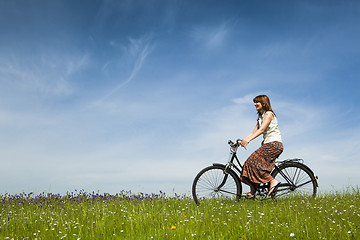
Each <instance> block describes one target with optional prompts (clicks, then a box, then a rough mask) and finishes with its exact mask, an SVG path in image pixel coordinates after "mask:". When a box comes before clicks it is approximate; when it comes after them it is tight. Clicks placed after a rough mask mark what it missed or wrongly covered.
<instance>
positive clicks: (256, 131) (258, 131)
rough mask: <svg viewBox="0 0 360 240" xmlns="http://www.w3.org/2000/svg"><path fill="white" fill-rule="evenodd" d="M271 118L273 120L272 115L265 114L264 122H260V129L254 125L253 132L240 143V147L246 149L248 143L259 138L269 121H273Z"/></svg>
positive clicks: (269, 113)
mask: <svg viewBox="0 0 360 240" xmlns="http://www.w3.org/2000/svg"><path fill="white" fill-rule="evenodd" d="M273 118H274V115H273V114H272V113H271V112H267V113H265V116H264V121H263V122H262V124H261V126H260V128H259V126H258V125H257V124H256V126H255V128H254V130H253V131H252V132H251V133H250V134H249V135H248V136H246V137H245V138H244V139H243V140H242V141H241V142H240V145H241V146H242V147H246V145H248V143H249V142H250V141H252V140H253V139H255V138H257V137H258V136H260V135H261V134H262V133H263V132H264V131H265V129H266V128H267V127H268V126H269V124H270V122H271V120H273Z"/></svg>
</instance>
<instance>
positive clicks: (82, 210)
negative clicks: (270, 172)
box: [0, 188, 360, 239]
mask: <svg viewBox="0 0 360 240" xmlns="http://www.w3.org/2000/svg"><path fill="white" fill-rule="evenodd" d="M359 192H360V191H359V189H358V188H355V189H352V190H351V191H348V190H346V191H343V192H335V193H328V194H322V195H320V196H318V197H317V198H315V199H313V198H302V197H300V196H294V197H290V198H282V199H277V200H276V201H274V200H266V201H257V200H245V199H244V200H240V201H239V202H237V203H234V202H232V201H226V200H221V201H216V200H209V201H207V202H205V203H203V204H201V205H200V206H197V205H196V204H195V203H194V202H193V200H192V199H191V198H190V197H187V196H178V195H175V196H172V197H169V196H166V194H165V193H162V192H160V194H142V193H140V194H131V193H130V192H121V193H119V194H116V195H110V194H98V193H86V192H84V191H79V192H78V191H75V192H71V193H67V194H65V195H59V194H51V193H42V194H38V195H34V194H32V193H30V194H25V193H22V194H18V195H9V194H5V195H0V198H1V200H0V239H360V206H359V205H360V204H359V202H360V193H359Z"/></svg>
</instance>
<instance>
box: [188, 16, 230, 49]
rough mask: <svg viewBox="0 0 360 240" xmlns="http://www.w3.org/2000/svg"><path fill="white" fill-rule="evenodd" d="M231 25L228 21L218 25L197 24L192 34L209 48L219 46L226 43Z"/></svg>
mask: <svg viewBox="0 0 360 240" xmlns="http://www.w3.org/2000/svg"><path fill="white" fill-rule="evenodd" d="M230 31H231V26H230V24H229V23H228V22H225V23H222V24H220V25H217V26H197V27H194V28H193V29H192V31H191V33H190V36H191V37H192V38H193V39H194V40H195V41H197V42H200V43H201V44H203V45H204V46H206V47H207V48H210V49H211V48H217V47H221V46H223V44H225V42H226V40H227V37H228V35H229V32H230Z"/></svg>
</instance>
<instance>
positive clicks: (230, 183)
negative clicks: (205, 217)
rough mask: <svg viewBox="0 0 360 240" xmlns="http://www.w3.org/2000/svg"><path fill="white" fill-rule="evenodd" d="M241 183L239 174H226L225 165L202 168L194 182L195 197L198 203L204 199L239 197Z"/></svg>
mask: <svg viewBox="0 0 360 240" xmlns="http://www.w3.org/2000/svg"><path fill="white" fill-rule="evenodd" d="M240 188H241V185H240V183H239V182H238V179H237V176H236V175H235V174H234V173H233V172H232V173H227V174H224V167H223V166H210V167H208V168H205V169H204V170H202V171H201V172H200V173H199V174H198V176H197V177H196V178H195V180H194V183H193V197H194V199H195V201H196V202H197V203H199V200H202V199H211V198H230V199H238V198H239V196H238V195H240V194H241V193H240V194H239V192H241V189H240Z"/></svg>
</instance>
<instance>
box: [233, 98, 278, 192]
mask: <svg viewBox="0 0 360 240" xmlns="http://www.w3.org/2000/svg"><path fill="white" fill-rule="evenodd" d="M253 101H254V105H255V108H256V110H257V112H258V120H257V124H256V126H255V128H254V130H253V131H252V132H251V133H250V134H249V135H248V136H247V137H245V138H244V139H243V140H241V141H240V140H238V144H240V146H242V147H246V146H247V145H248V144H249V142H250V141H251V140H253V139H255V138H257V137H258V136H260V135H261V134H262V135H263V138H264V140H263V142H262V144H261V147H260V148H259V149H257V150H256V151H255V152H254V153H252V154H251V155H250V157H249V158H248V159H247V160H246V161H245V163H244V167H243V172H242V174H241V177H240V178H241V181H243V182H244V183H245V184H247V185H249V186H250V189H251V191H250V192H249V193H246V194H243V196H244V197H253V196H254V194H255V188H254V185H257V184H260V183H267V182H270V187H269V192H268V196H269V195H271V194H273V193H275V191H276V190H277V187H278V185H279V181H277V180H276V179H274V178H273V177H272V176H271V175H270V172H271V171H272V169H273V168H274V166H275V159H276V158H278V157H279V156H280V154H281V153H282V152H283V144H282V140H281V134H280V131H279V128H278V122H277V119H276V115H275V112H274V110H273V109H272V108H271V105H270V99H269V98H268V96H266V95H259V96H257V97H255V98H254V100H253Z"/></svg>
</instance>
